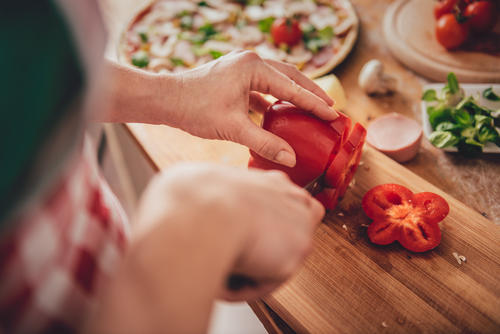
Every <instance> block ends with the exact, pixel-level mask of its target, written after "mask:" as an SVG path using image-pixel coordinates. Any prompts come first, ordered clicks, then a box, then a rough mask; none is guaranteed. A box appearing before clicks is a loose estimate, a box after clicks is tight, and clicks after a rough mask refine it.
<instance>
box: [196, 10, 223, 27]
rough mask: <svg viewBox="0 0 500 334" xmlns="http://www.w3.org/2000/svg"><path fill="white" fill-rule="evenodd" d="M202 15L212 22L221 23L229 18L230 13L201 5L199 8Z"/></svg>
mask: <svg viewBox="0 0 500 334" xmlns="http://www.w3.org/2000/svg"><path fill="white" fill-rule="evenodd" d="M199 11H200V13H201V15H202V16H203V17H204V18H205V20H207V21H208V22H210V23H212V24H216V23H221V22H224V21H226V20H227V19H228V18H229V13H228V12H225V11H221V10H217V9H212V8H209V7H201V8H200V9H199Z"/></svg>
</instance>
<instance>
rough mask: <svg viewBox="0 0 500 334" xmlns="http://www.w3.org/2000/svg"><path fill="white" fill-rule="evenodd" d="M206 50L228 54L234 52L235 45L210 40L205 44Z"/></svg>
mask: <svg viewBox="0 0 500 334" xmlns="http://www.w3.org/2000/svg"><path fill="white" fill-rule="evenodd" d="M203 47H204V48H205V49H209V50H214V51H219V52H222V53H228V52H231V51H233V50H234V45H233V44H231V43H227V42H221V41H214V40H209V41H207V42H206V43H205V44H203Z"/></svg>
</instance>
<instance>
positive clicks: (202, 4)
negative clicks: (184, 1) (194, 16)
mask: <svg viewBox="0 0 500 334" xmlns="http://www.w3.org/2000/svg"><path fill="white" fill-rule="evenodd" d="M198 6H200V7H208V4H207V2H206V1H200V2H198Z"/></svg>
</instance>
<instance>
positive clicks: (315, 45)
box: [302, 24, 334, 53]
mask: <svg viewBox="0 0 500 334" xmlns="http://www.w3.org/2000/svg"><path fill="white" fill-rule="evenodd" d="M303 34H304V35H303V37H302V39H303V40H304V43H305V45H306V48H307V49H308V50H309V51H311V52H312V53H317V52H319V50H321V49H322V48H324V47H325V46H327V45H329V44H330V42H331V40H332V39H333V37H334V32H333V28H332V27H325V28H323V29H321V30H316V28H314V26H313V25H311V24H308V25H305V26H304V30H303Z"/></svg>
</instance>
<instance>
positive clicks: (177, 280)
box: [89, 212, 246, 333]
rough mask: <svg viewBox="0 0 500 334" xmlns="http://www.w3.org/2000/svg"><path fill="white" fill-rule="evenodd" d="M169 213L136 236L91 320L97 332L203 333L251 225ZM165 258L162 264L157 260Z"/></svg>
mask: <svg viewBox="0 0 500 334" xmlns="http://www.w3.org/2000/svg"><path fill="white" fill-rule="evenodd" d="M189 216H190V214H189V213H186V212H184V213H181V215H180V216H176V217H169V219H172V220H173V222H171V223H164V224H162V225H160V226H159V227H158V228H155V231H154V233H149V234H148V235H147V236H146V237H145V238H141V239H140V240H139V241H137V242H136V243H135V244H134V245H133V246H132V247H131V250H130V252H129V253H128V255H127V257H126V259H125V261H124V263H123V265H122V267H121V269H120V270H119V272H118V274H117V275H116V278H115V279H114V280H113V281H112V282H111V283H110V284H109V287H108V289H107V291H106V292H105V295H104V298H103V300H102V304H101V306H100V307H99V309H98V312H97V313H96V317H95V318H94V319H93V320H92V321H91V324H90V326H89V332H95V333H98V332H99V333H101V332H102V333H122V332H129V333H153V332H154V333H159V332H168V333H203V332H204V331H206V328H207V325H208V321H209V316H210V310H211V307H212V304H213V301H214V299H215V298H216V297H217V295H218V294H219V293H220V292H221V290H222V287H223V284H224V283H225V280H226V277H227V274H228V271H229V269H230V267H231V266H232V265H233V263H234V261H236V258H235V256H237V254H238V252H237V249H239V248H240V247H241V243H242V240H243V236H244V235H245V233H246V231H244V230H243V228H244V227H243V226H241V225H240V224H238V222H230V223H227V222H221V221H218V222H217V221H216V222H210V221H204V222H200V221H192V220H190V217H189ZM159 263H161V264H162V265H160V266H159V265H158V264H159Z"/></svg>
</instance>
